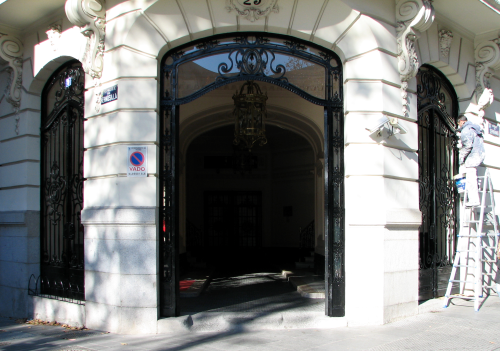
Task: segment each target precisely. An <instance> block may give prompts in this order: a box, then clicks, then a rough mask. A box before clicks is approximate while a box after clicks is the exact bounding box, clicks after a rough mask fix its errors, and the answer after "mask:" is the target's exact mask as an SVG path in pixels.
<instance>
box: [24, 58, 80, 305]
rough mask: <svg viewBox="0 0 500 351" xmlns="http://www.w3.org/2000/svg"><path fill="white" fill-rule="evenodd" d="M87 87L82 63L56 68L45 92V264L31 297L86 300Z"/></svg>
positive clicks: (42, 216)
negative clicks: (83, 209)
mask: <svg viewBox="0 0 500 351" xmlns="http://www.w3.org/2000/svg"><path fill="white" fill-rule="evenodd" d="M84 88H85V73H84V71H83V68H82V65H81V63H80V62H78V61H70V62H68V63H66V64H64V65H63V66H61V67H60V68H58V69H57V71H56V72H55V73H54V74H53V75H52V76H51V77H50V79H49V80H48V82H47V84H46V85H45V87H44V89H43V92H42V118H41V162H40V181H41V189H40V241H41V245H40V252H41V262H40V278H38V279H36V283H35V287H33V286H31V287H30V293H34V294H36V295H50V296H57V297H62V298H69V299H72V300H84V299H85V296H84V260H83V226H82V224H81V217H80V211H81V210H82V208H83V181H84V179H83V151H84V149H83V121H84V113H83V108H84ZM49 100H50V104H49ZM30 284H31V278H30Z"/></svg>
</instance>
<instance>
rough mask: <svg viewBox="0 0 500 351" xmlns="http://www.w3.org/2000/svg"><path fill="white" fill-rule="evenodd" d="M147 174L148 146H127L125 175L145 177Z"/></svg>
mask: <svg viewBox="0 0 500 351" xmlns="http://www.w3.org/2000/svg"><path fill="white" fill-rule="evenodd" d="M147 176H148V147H147V146H129V147H128V162H127V177H147Z"/></svg>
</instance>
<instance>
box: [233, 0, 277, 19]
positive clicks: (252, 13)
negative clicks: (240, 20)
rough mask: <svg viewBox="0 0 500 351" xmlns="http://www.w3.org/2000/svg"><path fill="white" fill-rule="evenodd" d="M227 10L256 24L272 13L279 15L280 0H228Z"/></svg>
mask: <svg viewBox="0 0 500 351" xmlns="http://www.w3.org/2000/svg"><path fill="white" fill-rule="evenodd" d="M226 10H227V11H228V12H231V11H233V10H234V11H235V12H236V14H237V15H238V16H241V17H245V18H246V19H248V20H249V21H250V22H255V21H257V20H259V19H260V18H262V17H266V16H267V15H269V14H270V13H271V12H275V13H278V11H279V8H278V0H226Z"/></svg>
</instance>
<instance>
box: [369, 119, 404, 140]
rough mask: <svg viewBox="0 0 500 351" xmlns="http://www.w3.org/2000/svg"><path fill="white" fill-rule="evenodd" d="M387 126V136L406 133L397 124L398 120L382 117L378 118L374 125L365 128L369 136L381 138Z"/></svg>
mask: <svg viewBox="0 0 500 351" xmlns="http://www.w3.org/2000/svg"><path fill="white" fill-rule="evenodd" d="M386 126H387V128H389V136H391V135H394V134H406V133H407V132H408V131H407V130H406V129H405V128H404V127H403V126H402V125H401V124H400V123H399V118H396V117H387V116H383V117H381V118H379V119H378V120H377V121H375V123H374V124H373V125H372V126H371V127H369V128H366V130H368V131H369V132H370V135H376V136H379V137H380V136H382V131H383V130H384V128H385V127H386Z"/></svg>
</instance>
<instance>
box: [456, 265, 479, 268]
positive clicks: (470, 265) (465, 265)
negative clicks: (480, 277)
mask: <svg viewBox="0 0 500 351" xmlns="http://www.w3.org/2000/svg"><path fill="white" fill-rule="evenodd" d="M453 267H470V268H477V267H476V266H471V265H470V264H454V265H453Z"/></svg>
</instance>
